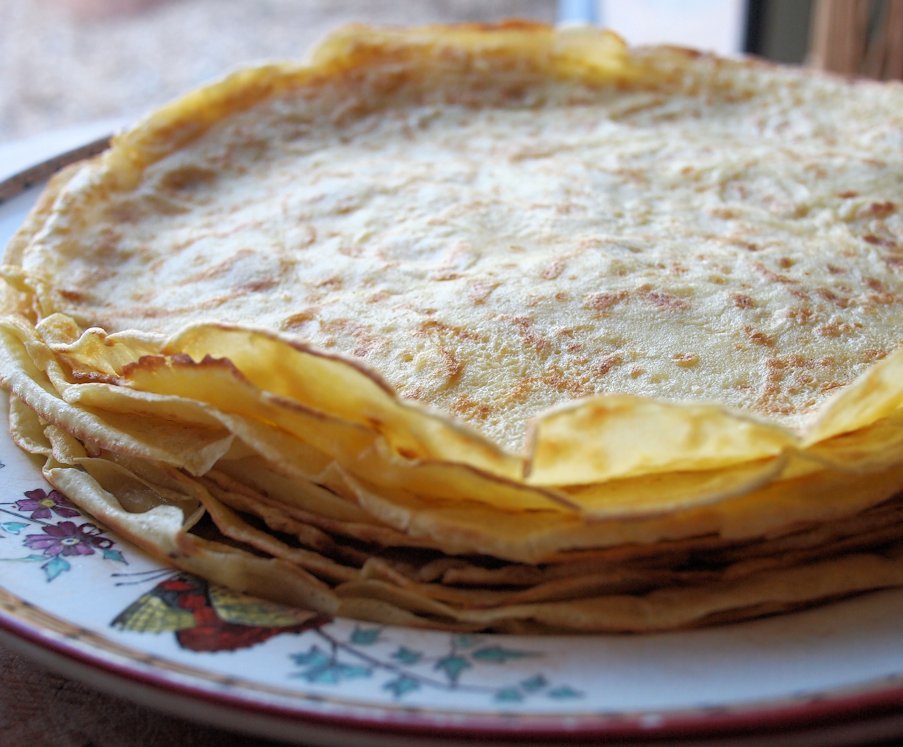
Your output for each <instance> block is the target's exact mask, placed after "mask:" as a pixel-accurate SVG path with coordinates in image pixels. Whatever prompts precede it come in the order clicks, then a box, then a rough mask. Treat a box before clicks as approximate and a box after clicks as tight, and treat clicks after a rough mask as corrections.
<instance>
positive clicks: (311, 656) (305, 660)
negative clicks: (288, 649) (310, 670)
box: [292, 646, 330, 667]
mask: <svg viewBox="0 0 903 747" xmlns="http://www.w3.org/2000/svg"><path fill="white" fill-rule="evenodd" d="M292 661H293V662H295V664H297V665H298V666H299V667H320V666H326V665H328V664H329V661H330V659H329V654H327V653H326V652H325V651H324V650H323V649H321V648H320V647H319V646H311V647H310V648H309V649H307V651H305V652H304V653H303V654H292Z"/></svg>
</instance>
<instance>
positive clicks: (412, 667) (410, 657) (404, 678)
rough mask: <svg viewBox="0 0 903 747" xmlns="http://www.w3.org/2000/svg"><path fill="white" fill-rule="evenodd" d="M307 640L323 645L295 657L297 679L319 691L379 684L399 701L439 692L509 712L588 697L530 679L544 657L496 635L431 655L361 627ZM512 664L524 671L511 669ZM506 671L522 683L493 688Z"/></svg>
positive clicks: (457, 640)
mask: <svg viewBox="0 0 903 747" xmlns="http://www.w3.org/2000/svg"><path fill="white" fill-rule="evenodd" d="M304 635H305V637H306V638H307V639H308V640H309V641H310V640H315V641H317V642H315V643H313V642H312V643H311V644H310V645H309V646H308V648H307V649H306V650H303V651H300V652H298V653H295V654H292V655H291V662H292V664H293V665H294V667H295V668H296V670H295V671H294V672H293V673H292V675H291V676H293V677H298V678H301V679H304V680H305V681H307V682H309V683H312V684H316V685H321V686H335V685H341V684H342V683H344V682H347V681H348V680H352V679H370V680H373V679H376V680H377V682H376V683H374V684H378V685H379V687H380V688H381V689H382V690H383V691H385V692H387V693H389V694H390V695H391V696H392V698H393V700H396V701H401V700H405V699H410V698H412V697H416V695H417V694H418V693H421V692H426V691H429V690H433V691H436V690H439V691H446V692H462V693H469V694H477V695H480V696H482V697H485V698H486V699H487V700H488V701H489V702H492V703H495V704H497V705H505V706H515V705H518V704H521V703H525V702H527V701H536V700H542V699H545V700H558V701H560V700H567V699H576V698H581V697H583V693H581V692H580V691H579V690H576V689H574V688H573V687H571V686H570V685H568V684H566V683H553V682H552V681H550V679H549V678H548V677H547V676H546V675H545V674H544V673H543V672H541V671H538V672H536V673H534V674H530V675H529V676H527V677H524V676H523V664H524V662H525V661H527V660H530V659H541V658H542V656H543V654H542V653H540V652H538V651H530V650H526V649H522V648H513V647H511V646H508V645H505V644H504V642H499V639H498V638H495V637H494V636H491V635H459V634H449V635H448V638H447V645H446V647H445V649H444V650H442V649H441V647H440V648H439V650H436V647H434V646H430V647H429V648H430V650H429V651H427V650H420V649H418V648H416V647H415V646H414V645H413V644H412V643H411V642H410V640H405V642H404V643H401V642H399V641H398V640H397V636H399V635H403V633H402V632H401V631H399V630H397V629H393V628H386V627H382V626H366V625H355V626H354V627H353V628H352V629H351V630H350V632H345V633H344V634H342V633H339V632H336V630H335V629H330V628H329V627H325V628H318V629H315V630H309V631H307V632H306V633H305V634H304ZM512 662H517V663H519V666H518V667H511V666H510V665H511V663H512ZM506 667H510V668H511V670H512V674H513V675H515V677H516V678H511V679H509V680H508V681H507V682H503V683H501V684H489V683H490V682H493V681H495V680H497V679H499V678H498V676H497V675H498V673H499V672H500V671H501V672H502V673H504V670H505V668H506ZM490 670H491V672H492V673H491V675H490ZM487 675H490V676H488V677H487ZM379 680H381V682H380V681H379Z"/></svg>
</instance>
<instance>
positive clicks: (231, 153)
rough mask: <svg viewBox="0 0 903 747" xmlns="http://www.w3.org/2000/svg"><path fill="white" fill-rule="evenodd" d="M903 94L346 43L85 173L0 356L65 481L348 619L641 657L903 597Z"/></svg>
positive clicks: (21, 426) (652, 63) (750, 70)
mask: <svg viewBox="0 0 903 747" xmlns="http://www.w3.org/2000/svg"><path fill="white" fill-rule="evenodd" d="M901 174H903V89H901V86H899V85H896V84H883V85H881V84H873V83H863V82H855V83H851V82H846V81H841V80H837V79H833V78H830V77H826V76H819V75H815V74H812V73H807V72H802V71H798V70H793V69H784V68H780V67H775V66H770V65H766V64H762V63H756V62H750V61H735V60H733V61H732V60H724V59H717V58H715V57H712V56H709V55H700V54H698V53H692V52H689V51H687V50H677V49H670V48H649V49H635V50H631V49H628V48H627V47H626V46H625V45H624V44H623V43H622V42H621V41H620V40H619V39H618V38H617V37H616V36H615V35H613V34H611V33H607V32H602V31H594V30H589V29H568V30H555V29H551V28H548V27H544V26H539V25H532V24H526V23H517V22H509V23H505V24H501V25H498V26H491V27H488V26H487V27H484V26H480V27H478V26H462V27H452V28H443V27H431V28H420V29H409V30H390V29H382V30H379V29H370V28H364V27H353V28H349V29H346V30H343V31H341V32H339V33H337V34H336V35H334V36H333V37H331V38H330V39H328V40H327V41H326V42H324V43H323V44H322V45H321V46H320V47H319V48H318V49H317V50H316V51H315V52H314V53H313V55H312V57H311V59H310V61H309V62H308V63H306V64H303V65H298V64H288V63H286V64H276V65H268V66H264V67H261V68H255V69H251V70H245V71H241V72H238V73H236V74H234V75H232V76H230V77H229V78H227V79H226V80H224V81H223V82H220V83H217V84H215V85H212V86H210V87H207V88H204V89H202V90H200V91H198V92H195V93H192V94H190V95H188V96H186V97H184V98H182V99H180V100H178V101H176V102H175V103H173V104H171V105H169V106H166V107H164V108H163V109H161V110H159V111H157V112H155V113H154V114H152V115H151V116H150V117H148V118H147V119H146V120H144V121H143V122H141V123H140V124H138V125H137V126H136V127H135V128H133V129H131V130H130V131H128V132H125V133H124V134H122V135H119V136H117V137H116V138H115V139H114V140H113V142H112V145H111V146H110V148H109V149H108V150H107V151H106V152H104V153H103V154H101V155H100V156H99V157H97V158H95V159H93V160H90V161H88V162H84V163H80V164H76V165H74V166H71V167H69V168H67V169H66V170H65V171H64V172H62V173H61V174H60V175H58V176H57V177H56V178H55V179H54V180H53V182H52V183H51V185H50V186H49V188H48V189H47V191H46V192H45V194H44V195H43V197H42V198H41V200H40V201H39V203H38V205H37V206H36V207H35V209H34V210H33V212H32V213H31V215H30V217H29V218H28V220H27V222H26V224H25V225H24V226H23V227H22V229H21V231H20V232H19V233H18V235H17V236H16V237H15V238H14V240H13V241H12V243H11V245H10V246H9V248H8V250H7V254H6V258H5V265H4V267H3V271H2V274H3V277H4V278H5V280H6V285H7V287H6V291H5V300H4V311H3V317H2V322H0V370H2V379H3V383H4V385H5V387H6V388H7V389H8V390H9V392H10V413H11V427H12V434H13V438H14V439H15V441H16V443H18V444H19V446H21V447H22V448H23V449H25V450H26V451H28V452H30V453H32V454H34V455H37V456H39V457H40V458H41V459H42V460H44V474H45V475H46V478H47V480H48V481H49V482H50V483H52V484H53V485H54V486H55V487H56V488H58V489H59V490H61V491H62V492H63V493H65V494H66V495H67V496H68V497H69V498H70V499H71V500H73V501H74V502H76V503H77V504H78V505H79V506H81V507H82V508H84V509H85V510H87V511H88V512H90V513H91V514H93V515H94V516H95V517H96V518H97V519H99V520H100V521H102V522H104V523H106V524H107V525H109V526H110V527H112V528H113V529H115V531H116V532H118V533H119V534H120V535H121V536H123V537H125V538H127V539H129V540H131V541H132V542H134V543H136V544H137V545H140V546H141V547H143V548H145V549H146V550H147V551H148V552H150V553H152V554H153V555H155V556H157V557H159V558H161V559H162V560H164V561H165V562H166V563H169V564H172V565H173V566H175V567H178V568H181V569H185V570H188V571H191V572H193V573H197V574H200V575H201V576H204V577H206V578H208V579H211V580H213V581H215V582H218V583H222V584H225V585H227V586H229V587H232V588H235V589H238V590H241V591H249V592H252V593H254V594H258V595H261V596H264V597H268V598H271V599H275V600H279V601H282V602H286V603H289V604H291V605H296V606H299V607H304V608H310V609H315V610H318V611H321V612H323V613H326V614H329V615H339V616H350V617H353V618H359V619H365V620H374V621H380V622H383V623H392V624H402V625H410V626H421V627H422V626H428V627H440V628H447V629H453V630H493V631H506V632H533V631H540V632H548V631H582V632H598V631H652V630H663V629H672V628H677V627H686V626H694V625H702V624H709V623H716V622H724V621H732V620H739V619H745V618H750V617H754V616H758V615H764V614H771V613H775V612H778V611H783V610H787V609H791V608H796V607H800V606H804V605H808V604H812V603H815V602H820V601H824V600H829V599H835V598H838V597H842V596H846V595H850V594H854V593H859V592H863V591H866V590H871V589H879V588H888V587H892V586H896V585H901V584H903V497H900V496H899V492H900V491H901V489H903V409H901V408H903V349H900V347H899V346H900V343H901V334H900V330H901V322H903V292H901V290H903V282H901V267H903V245H901V237H903V222H901V221H903V216H901V214H903V182H901Z"/></svg>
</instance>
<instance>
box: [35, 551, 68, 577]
mask: <svg viewBox="0 0 903 747" xmlns="http://www.w3.org/2000/svg"><path fill="white" fill-rule="evenodd" d="M41 568H43V569H44V574H45V575H46V576H47V581H53V579H55V578H56V577H57V576H59V575H60V574H61V573H65V572H66V571H68V570H70V569H71V568H72V566H71V565H69V563H68V561H66V560H63V558H61V557H60V556H59V555H57V556H55V557H53V558H51V559H50V560H48V561H47V562H46V563H44V565H42V566H41Z"/></svg>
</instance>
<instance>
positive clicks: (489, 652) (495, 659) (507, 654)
mask: <svg viewBox="0 0 903 747" xmlns="http://www.w3.org/2000/svg"><path fill="white" fill-rule="evenodd" d="M536 655H537V654H535V653H533V652H531V651H517V650H515V649H513V648H504V647H503V646H486V648H478V649H477V650H476V651H474V652H473V658H474V659H476V660H477V661H488V662H492V663H493V664H504V663H505V662H506V661H510V660H511V659H524V658H526V657H528V656H536Z"/></svg>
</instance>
